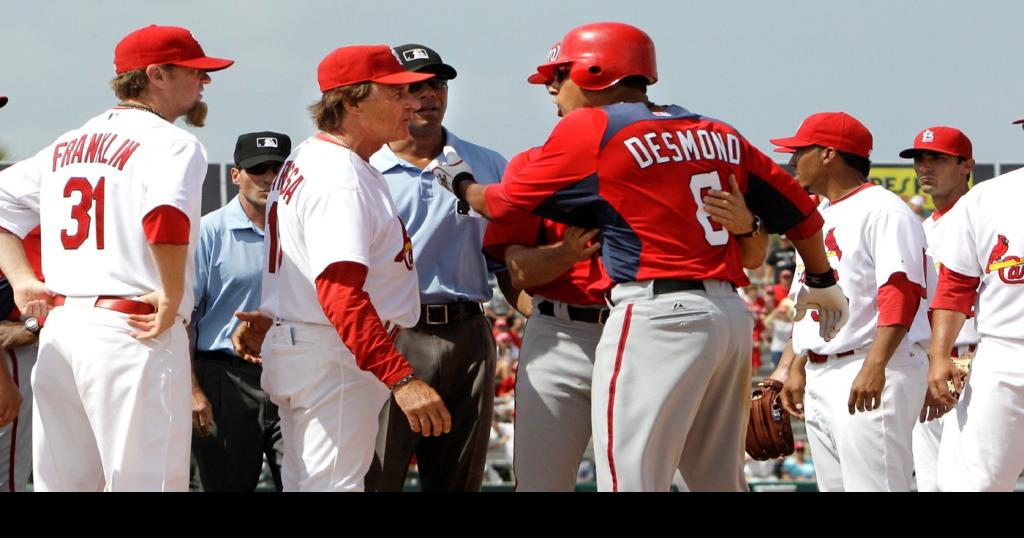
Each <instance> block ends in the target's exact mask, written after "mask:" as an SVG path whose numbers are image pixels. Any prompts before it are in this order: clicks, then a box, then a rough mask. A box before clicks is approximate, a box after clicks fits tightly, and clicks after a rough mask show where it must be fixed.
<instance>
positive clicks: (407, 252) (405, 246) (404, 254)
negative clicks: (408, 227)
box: [395, 219, 413, 271]
mask: <svg viewBox="0 0 1024 538" xmlns="http://www.w3.org/2000/svg"><path fill="white" fill-rule="evenodd" d="M398 223H399V224H400V225H401V226H402V250H400V251H399V252H398V254H397V255H395V261H396V262H405V268H406V269H408V270H410V271H412V265H413V261H412V239H409V232H407V231H405V223H404V222H402V219H398Z"/></svg>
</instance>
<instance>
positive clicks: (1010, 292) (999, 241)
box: [928, 169, 1024, 340]
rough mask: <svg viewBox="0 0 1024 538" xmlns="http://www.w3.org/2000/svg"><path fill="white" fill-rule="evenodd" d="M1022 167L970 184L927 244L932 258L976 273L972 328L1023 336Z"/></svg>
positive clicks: (957, 269) (983, 332)
mask: <svg viewBox="0 0 1024 538" xmlns="http://www.w3.org/2000/svg"><path fill="white" fill-rule="evenodd" d="M1022 199H1024V169H1021V170H1014V171H1013V172H1009V173H1007V174H1003V175H1001V176H999V177H996V178H993V179H990V180H988V181H984V182H982V183H979V184H978V185H975V186H974V187H973V188H972V189H971V190H970V191H968V192H967V194H965V195H964V196H963V197H962V198H960V200H959V201H958V202H957V203H956V205H955V206H953V209H951V210H950V211H949V212H947V213H946V214H945V215H944V216H943V217H942V220H941V221H940V222H939V227H938V229H937V232H938V233H937V234H936V237H935V238H934V239H933V241H932V243H931V244H930V246H929V248H928V254H930V255H931V256H932V257H933V258H934V259H935V260H936V261H937V262H939V263H941V264H943V265H944V266H946V267H947V268H949V269H950V270H952V271H955V272H957V273H960V274H962V275H966V276H970V277H980V278H981V287H980V288H979V291H978V302H977V304H976V305H975V314H976V319H977V327H978V333H979V334H980V335H989V336H995V337H998V338H1012V339H1015V340H1021V339H1024V329H1022V328H1021V327H1022V322H1021V313H1022V312H1024V226H1021V224H1020V218H1019V217H1020V211H1021V208H1020V202H1021V200H1022Z"/></svg>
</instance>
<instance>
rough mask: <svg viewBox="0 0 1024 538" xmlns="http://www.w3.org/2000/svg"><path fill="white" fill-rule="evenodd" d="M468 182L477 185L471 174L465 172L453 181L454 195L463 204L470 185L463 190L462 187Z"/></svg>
mask: <svg viewBox="0 0 1024 538" xmlns="http://www.w3.org/2000/svg"><path fill="white" fill-rule="evenodd" d="M467 182H471V183H476V178H474V177H473V174H470V173H469V172H463V173H461V174H459V175H457V176H455V178H454V179H452V194H454V195H455V197H456V198H458V199H459V200H461V201H463V202H465V201H466V189H468V188H469V185H466V189H464V188H462V186H463V185H465V184H466V183H467Z"/></svg>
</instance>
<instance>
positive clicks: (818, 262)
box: [792, 230, 832, 274]
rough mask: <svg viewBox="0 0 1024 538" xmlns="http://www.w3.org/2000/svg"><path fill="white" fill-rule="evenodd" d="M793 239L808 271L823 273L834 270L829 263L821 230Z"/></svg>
mask: <svg viewBox="0 0 1024 538" xmlns="http://www.w3.org/2000/svg"><path fill="white" fill-rule="evenodd" d="M792 241H793V246H795V247H796V250H797V252H799V253H800V259H802V260H803V262H804V267H806V268H807V272H808V273H816V274H821V273H824V272H827V271H831V270H832V267H831V266H830V265H829V264H828V257H827V256H826V255H825V247H824V245H825V242H824V239H822V235H821V230H818V231H817V232H815V233H814V235H811V236H810V237H805V238H803V239H792Z"/></svg>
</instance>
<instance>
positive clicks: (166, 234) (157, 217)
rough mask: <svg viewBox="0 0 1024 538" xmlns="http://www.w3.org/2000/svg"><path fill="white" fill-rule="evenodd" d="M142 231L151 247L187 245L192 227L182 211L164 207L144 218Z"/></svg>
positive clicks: (147, 214) (158, 207) (154, 210)
mask: <svg viewBox="0 0 1024 538" xmlns="http://www.w3.org/2000/svg"><path fill="white" fill-rule="evenodd" d="M142 229H143V230H144V231H145V232H146V241H149V244H151V245H187V244H188V239H189V232H190V231H191V225H190V223H189V220H188V216H187V215H185V213H183V212H182V211H181V210H180V209H178V208H176V207H173V206H169V205H162V206H157V207H155V208H153V210H152V211H150V212H149V213H146V216H145V217H142Z"/></svg>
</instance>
